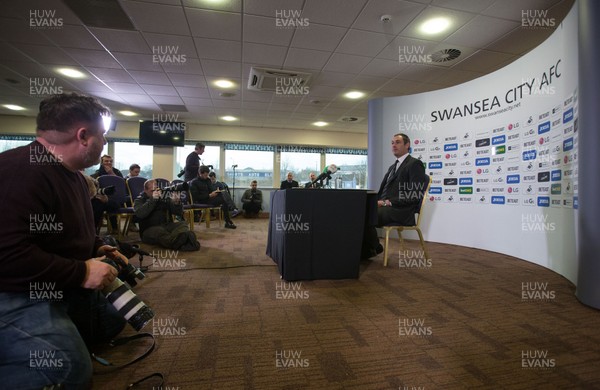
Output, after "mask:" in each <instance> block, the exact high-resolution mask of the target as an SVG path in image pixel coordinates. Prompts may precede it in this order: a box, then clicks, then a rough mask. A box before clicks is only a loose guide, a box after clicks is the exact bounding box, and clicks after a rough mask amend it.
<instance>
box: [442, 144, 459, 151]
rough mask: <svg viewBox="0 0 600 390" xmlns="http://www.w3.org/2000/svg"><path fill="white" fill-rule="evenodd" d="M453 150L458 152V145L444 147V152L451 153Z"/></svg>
mask: <svg viewBox="0 0 600 390" xmlns="http://www.w3.org/2000/svg"><path fill="white" fill-rule="evenodd" d="M453 150H458V144H446V145H444V152H450V151H453Z"/></svg>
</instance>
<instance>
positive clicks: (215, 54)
mask: <svg viewBox="0 0 600 390" xmlns="http://www.w3.org/2000/svg"><path fill="white" fill-rule="evenodd" d="M194 42H195V44H196V52H197V53H198V58H206V59H210V60H221V61H240V60H241V58H242V44H241V43H240V42H236V41H225V40H222V39H210V38H194Z"/></svg>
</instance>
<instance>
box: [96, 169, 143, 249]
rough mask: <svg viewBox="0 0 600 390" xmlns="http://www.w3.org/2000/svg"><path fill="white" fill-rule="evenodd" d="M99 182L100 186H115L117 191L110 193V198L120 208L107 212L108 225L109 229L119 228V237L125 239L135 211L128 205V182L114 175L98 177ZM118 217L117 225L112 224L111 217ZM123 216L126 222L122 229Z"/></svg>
mask: <svg viewBox="0 0 600 390" xmlns="http://www.w3.org/2000/svg"><path fill="white" fill-rule="evenodd" d="M98 184H100V188H106V187H109V186H114V187H115V192H114V193H113V194H112V195H108V198H109V199H111V200H114V201H115V202H116V203H117V204H118V205H119V209H118V210H117V211H116V212H113V213H105V216H106V221H107V225H108V227H109V230H113V228H116V229H117V232H118V235H119V239H123V236H125V235H126V234H127V231H128V230H129V223H130V222H131V219H132V218H133V215H134V212H133V207H128V206H127V200H128V199H129V190H128V189H127V184H126V183H125V179H123V178H122V177H120V176H112V175H103V176H100V177H98ZM112 216H116V217H117V226H116V227H115V226H112V224H111V222H110V217H112ZM121 218H125V223H124V224H123V230H122V231H121Z"/></svg>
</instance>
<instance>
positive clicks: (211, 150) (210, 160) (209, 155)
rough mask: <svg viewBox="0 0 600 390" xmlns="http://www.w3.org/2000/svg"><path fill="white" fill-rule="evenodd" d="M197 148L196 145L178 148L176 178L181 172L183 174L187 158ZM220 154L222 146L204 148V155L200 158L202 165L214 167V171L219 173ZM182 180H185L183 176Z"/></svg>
mask: <svg viewBox="0 0 600 390" xmlns="http://www.w3.org/2000/svg"><path fill="white" fill-rule="evenodd" d="M195 147H196V144H195V143H194V144H193V145H185V146H184V147H179V148H177V160H176V163H175V175H174V177H176V176H177V175H178V174H179V172H181V170H182V169H183V168H184V167H185V159H186V158H187V156H189V154H190V153H192V152H193V151H194V148H195ZM220 154H221V147H220V146H212V145H206V147H205V148H204V153H202V155H201V156H200V159H201V163H200V164H201V165H202V164H204V165H212V166H213V170H214V171H216V172H218V171H219V156H220ZM180 179H183V176H181V177H180Z"/></svg>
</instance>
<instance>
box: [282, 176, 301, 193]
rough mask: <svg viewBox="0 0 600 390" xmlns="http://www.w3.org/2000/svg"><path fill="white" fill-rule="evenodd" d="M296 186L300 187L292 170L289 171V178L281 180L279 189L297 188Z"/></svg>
mask: <svg viewBox="0 0 600 390" xmlns="http://www.w3.org/2000/svg"><path fill="white" fill-rule="evenodd" d="M295 187H298V182H297V181H296V180H294V175H293V174H292V172H288V173H287V180H284V181H282V182H281V185H280V186H279V189H281V190H286V189H288V188H295Z"/></svg>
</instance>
